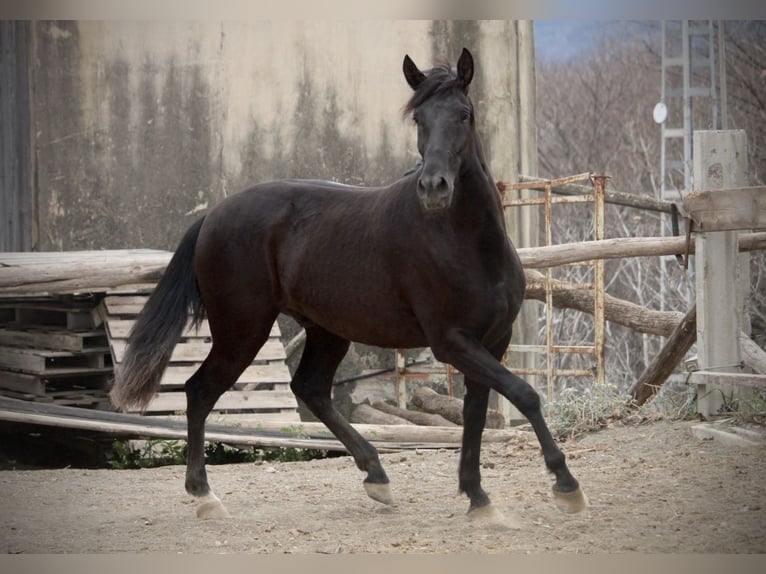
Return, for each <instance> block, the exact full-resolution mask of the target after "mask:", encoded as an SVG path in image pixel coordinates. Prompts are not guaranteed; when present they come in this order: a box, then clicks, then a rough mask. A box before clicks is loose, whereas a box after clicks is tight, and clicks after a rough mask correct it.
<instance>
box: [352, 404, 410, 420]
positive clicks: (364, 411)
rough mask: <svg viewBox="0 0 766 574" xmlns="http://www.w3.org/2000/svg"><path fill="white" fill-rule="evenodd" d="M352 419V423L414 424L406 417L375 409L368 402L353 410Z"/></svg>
mask: <svg viewBox="0 0 766 574" xmlns="http://www.w3.org/2000/svg"><path fill="white" fill-rule="evenodd" d="M350 421H351V422H352V423H363V424H373V425H412V424H414V423H411V422H410V421H408V420H406V419H403V418H402V417H398V416H396V415H390V414H388V413H384V412H383V411H379V410H378V409H375V408H373V407H371V406H370V405H368V404H366V403H363V404H361V405H357V407H356V408H355V409H354V410H353V411H351V419H350Z"/></svg>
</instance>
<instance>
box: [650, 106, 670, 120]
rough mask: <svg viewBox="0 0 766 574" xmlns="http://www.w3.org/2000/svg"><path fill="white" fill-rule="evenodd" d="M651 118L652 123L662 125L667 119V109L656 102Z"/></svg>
mask: <svg viewBox="0 0 766 574" xmlns="http://www.w3.org/2000/svg"><path fill="white" fill-rule="evenodd" d="M652 116H654V121H655V122H656V123H658V124H661V123H663V122H664V121H665V120H666V119H667V118H668V107H667V106H666V105H665V104H664V103H662V102H658V103H657V105H656V106H654V111H653V112H652Z"/></svg>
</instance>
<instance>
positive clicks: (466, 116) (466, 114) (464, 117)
mask: <svg viewBox="0 0 766 574" xmlns="http://www.w3.org/2000/svg"><path fill="white" fill-rule="evenodd" d="M460 121H461V122H463V123H468V122H470V121H471V112H470V111H469V110H463V111H462V112H460Z"/></svg>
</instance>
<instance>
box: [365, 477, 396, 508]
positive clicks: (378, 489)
mask: <svg viewBox="0 0 766 574" xmlns="http://www.w3.org/2000/svg"><path fill="white" fill-rule="evenodd" d="M363 484H364V490H365V491H367V496H369V497H370V498H372V499H373V500H377V501H378V502H381V503H383V504H388V505H393V504H394V497H393V496H391V488H390V487H389V485H388V484H379V483H374V482H365V483H363Z"/></svg>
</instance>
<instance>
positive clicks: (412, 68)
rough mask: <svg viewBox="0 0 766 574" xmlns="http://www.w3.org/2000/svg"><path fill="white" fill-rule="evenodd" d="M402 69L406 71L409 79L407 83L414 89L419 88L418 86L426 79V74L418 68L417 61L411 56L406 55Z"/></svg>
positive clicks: (405, 73)
mask: <svg viewBox="0 0 766 574" xmlns="http://www.w3.org/2000/svg"><path fill="white" fill-rule="evenodd" d="M402 70H403V71H404V77H405V78H406V79H407V83H408V84H409V85H410V87H411V88H412V89H413V90H417V89H418V86H419V85H420V84H421V83H422V82H423V80H425V79H426V75H425V74H424V73H423V72H421V71H420V70H418V67H417V66H416V65H415V62H413V61H412V59H411V58H410V57H409V56H406V55H405V56H404V63H403V64H402Z"/></svg>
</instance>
